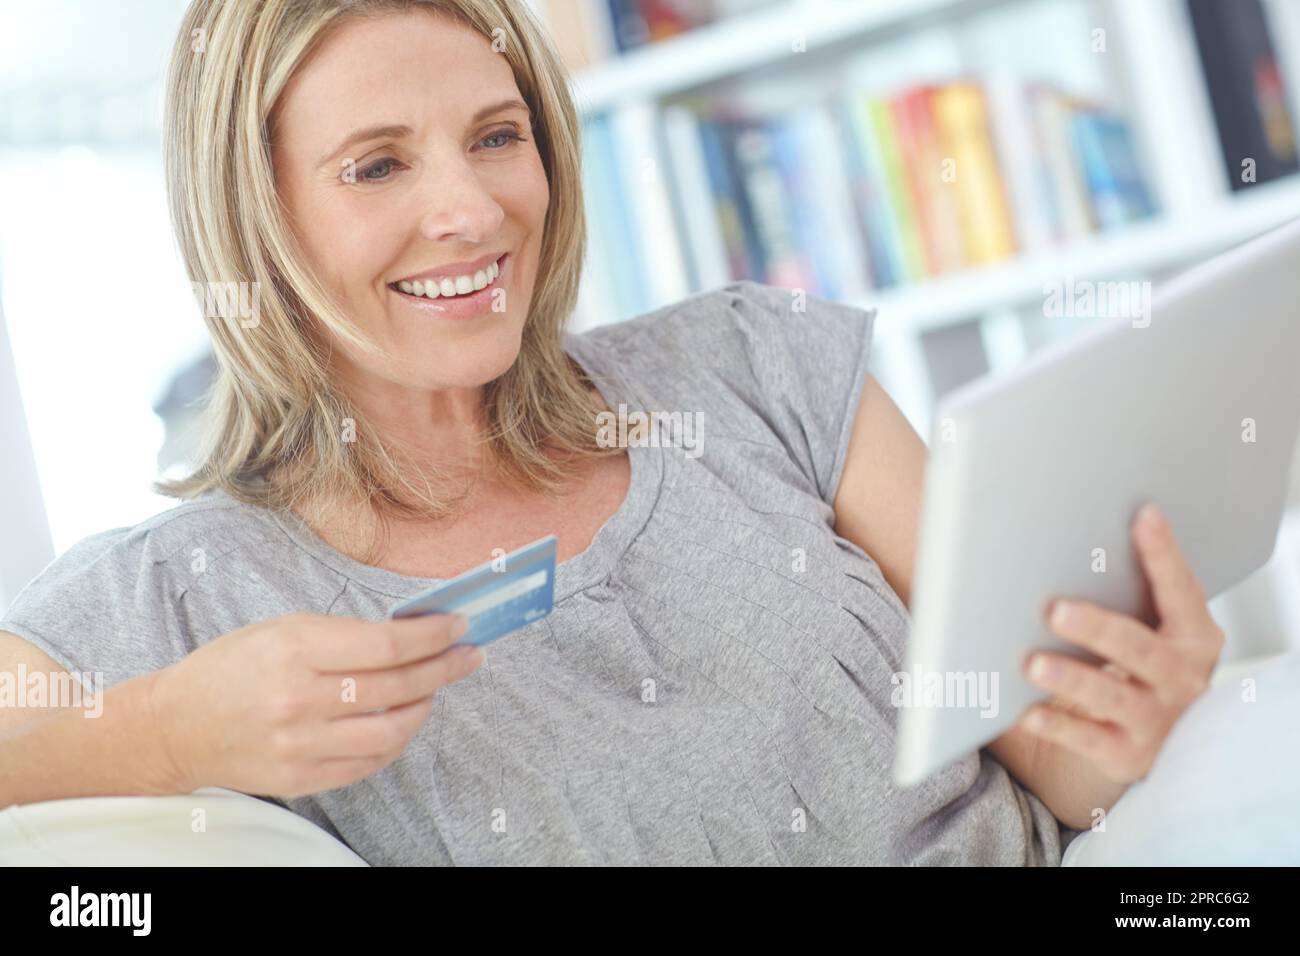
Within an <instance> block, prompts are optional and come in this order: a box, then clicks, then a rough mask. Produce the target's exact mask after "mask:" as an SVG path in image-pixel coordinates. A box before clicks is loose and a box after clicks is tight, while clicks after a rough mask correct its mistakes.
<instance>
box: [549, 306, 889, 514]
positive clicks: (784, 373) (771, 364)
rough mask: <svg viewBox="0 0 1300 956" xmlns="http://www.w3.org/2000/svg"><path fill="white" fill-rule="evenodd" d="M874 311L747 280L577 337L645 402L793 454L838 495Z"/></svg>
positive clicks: (813, 478)
mask: <svg viewBox="0 0 1300 956" xmlns="http://www.w3.org/2000/svg"><path fill="white" fill-rule="evenodd" d="M875 318H876V313H875V310H869V309H863V308H858V307H856V306H854V305H850V304H846V303H841V302H834V301H831V300H829V299H824V298H821V297H819V296H815V295H809V294H808V293H807V292H805V291H804V290H802V289H786V288H779V287H776V286H767V285H762V284H759V283H756V282H749V281H742V282H733V283H730V284H728V285H725V286H722V287H720V288H717V289H713V290H711V291H708V292H702V293H698V294H696V295H693V296H690V297H689V298H687V299H684V300H682V301H680V302H678V303H675V304H673V305H670V306H667V307H665V308H661V309H657V310H655V311H653V312H649V313H646V314H645V315H642V316H638V317H637V318H634V319H630V320H628V321H625V322H619V323H614V324H611V325H608V326H599V327H597V328H594V329H591V330H590V331H588V332H586V333H583V335H581V336H575V338H576V339H577V340H578V341H579V342H580V343H582V344H580V345H579V346H578V347H579V348H580V349H581V348H583V347H584V346H585V347H586V349H587V351H586V352H585V355H586V356H587V358H588V360H589V364H590V365H592V366H594V367H596V368H598V369H600V370H601V371H602V372H603V373H606V374H609V375H611V376H612V377H614V378H615V379H616V380H618V381H621V382H623V383H624V384H625V386H626V390H627V392H628V393H630V394H632V395H634V396H637V397H639V398H641V399H642V401H643V402H644V404H645V405H647V406H649V407H654V408H664V409H669V410H673V409H694V410H698V411H700V412H702V413H703V414H704V415H705V416H706V417H708V418H709V419H710V420H712V421H713V422H715V423H716V424H718V425H720V426H722V427H724V428H725V429H726V430H727V431H729V432H731V433H733V434H743V435H746V436H749V437H754V438H756V439H759V440H761V439H764V438H766V439H770V443H774V444H778V445H780V446H782V447H784V448H786V449H788V450H789V452H790V454H791V456H792V457H793V458H794V459H795V460H796V461H797V462H798V463H799V464H800V466H801V467H803V469H804V470H805V472H806V474H807V475H808V478H809V481H810V482H812V483H813V484H814V485H815V486H816V487H817V489H818V491H819V492H820V493H821V494H822V495H823V496H824V497H825V498H826V500H830V499H829V497H828V496H829V495H831V494H833V492H834V489H835V486H836V484H837V482H838V479H839V475H840V471H841V469H842V466H843V461H844V454H845V448H846V446H847V442H848V436H849V427H850V425H851V419H852V414H853V411H854V410H855V409H856V408H857V403H858V399H859V397H860V395H861V393H862V388H863V384H864V380H865V378H866V375H867V374H868V366H869V363H870V360H871V355H872V333H873V329H874V324H875Z"/></svg>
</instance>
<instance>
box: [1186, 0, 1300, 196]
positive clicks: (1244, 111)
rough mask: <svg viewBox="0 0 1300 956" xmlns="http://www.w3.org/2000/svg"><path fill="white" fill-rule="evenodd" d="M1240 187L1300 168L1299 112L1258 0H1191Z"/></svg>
mask: <svg viewBox="0 0 1300 956" xmlns="http://www.w3.org/2000/svg"><path fill="white" fill-rule="evenodd" d="M1187 11H1188V14H1189V15H1190V17H1191V21H1192V32H1193V33H1194V35H1195V37H1196V45H1197V49H1198V51H1199V52H1200V57H1201V68H1202V71H1203V73H1204V75H1205V84H1206V87H1207V89H1208V92H1209V95H1210V105H1211V107H1212V109H1213V111H1214V122H1215V126H1216V127H1217V128H1218V133H1219V146H1220V152H1221V154H1222V156H1223V163H1224V167H1225V169H1226V172H1227V174H1228V181H1229V182H1230V183H1231V184H1232V188H1233V190H1234V191H1238V190H1242V189H1246V188H1248V187H1249V186H1251V185H1253V184H1254V183H1264V182H1269V181H1270V180H1274V179H1278V178H1280V177H1282V176H1287V175H1290V174H1292V173H1295V172H1297V171H1300V160H1298V158H1297V151H1296V135H1295V125H1294V114H1293V113H1292V111H1291V107H1290V104H1288V102H1287V96H1286V87H1285V85H1284V84H1283V82H1282V71H1281V69H1280V67H1279V65H1278V59H1277V55H1276V53H1275V52H1274V50H1273V41H1272V38H1271V37H1270V36H1269V30H1268V22H1267V20H1266V18H1265V15H1264V9H1263V7H1262V6H1261V5H1260V2H1259V0H1233V2H1232V3H1222V2H1220V0H1187Z"/></svg>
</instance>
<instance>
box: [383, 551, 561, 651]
mask: <svg viewBox="0 0 1300 956" xmlns="http://www.w3.org/2000/svg"><path fill="white" fill-rule="evenodd" d="M554 606H555V535H553V534H548V535H547V536H546V537H545V538H539V539H538V540H536V541H534V542H533V543H532V544H526V545H524V546H523V547H522V548H520V549H519V550H517V551H512V552H511V553H510V554H507V555H505V556H503V557H500V558H493V559H492V560H491V561H488V562H487V563H486V564H482V565H480V566H479V567H477V568H474V569H473V570H472V571H466V572H465V573H464V574H462V575H459V576H458V577H454V578H452V579H451V580H450V581H444V582H442V583H441V584H435V585H434V586H433V587H431V588H430V589H429V590H427V591H425V592H424V593H423V594H420V595H417V596H416V597H413V598H411V599H410V600H409V601H404V602H402V603H401V604H399V605H397V607H395V608H393V609H392V610H391V611H389V612H388V616H389V617H390V618H398V617H419V616H421V615H423V614H453V613H454V614H463V615H465V617H467V618H468V619H469V630H468V631H466V632H465V634H464V635H463V636H462V637H461V639H460V640H459V641H457V642H456V643H457V644H486V643H488V642H489V641H495V640H496V639H497V638H498V637H502V636H504V635H506V634H509V633H510V632H511V631H517V630H518V629H519V628H521V627H527V626H528V625H529V624H532V623H533V622H534V621H540V620H541V619H542V618H544V617H546V615H548V614H550V613H551V609H552V608H553V607H554Z"/></svg>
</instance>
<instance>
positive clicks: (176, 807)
mask: <svg viewBox="0 0 1300 956" xmlns="http://www.w3.org/2000/svg"><path fill="white" fill-rule="evenodd" d="M200 824H201V827H202V828H200ZM0 864H4V865H6V866H366V861H365V860H363V859H361V857H359V856H357V855H356V854H355V853H353V852H352V851H351V850H350V849H348V848H347V847H346V846H344V845H343V844H342V843H340V842H339V841H338V840H336V839H335V838H334V837H332V836H330V834H328V833H326V832H325V831H324V830H322V829H321V828H320V827H318V826H316V825H315V824H314V823H312V822H310V821H309V820H305V819H303V818H302V817H300V816H298V815H297V814H295V813H292V812H290V811H289V810H286V809H284V808H283V807H279V806H276V805H275V804H273V803H268V802H266V801H265V800H258V799H257V798H256V797H250V796H248V795H247V794H243V793H237V792H235V791H234V790H225V789H222V788H219V787H205V788H203V789H201V790H196V791H195V792H194V793H192V794H188V795H185V796H169V797H84V798H76V799H71V800H49V801H46V802H43V803H29V804H25V805H22V806H12V807H9V808H8V809H6V810H3V811H0Z"/></svg>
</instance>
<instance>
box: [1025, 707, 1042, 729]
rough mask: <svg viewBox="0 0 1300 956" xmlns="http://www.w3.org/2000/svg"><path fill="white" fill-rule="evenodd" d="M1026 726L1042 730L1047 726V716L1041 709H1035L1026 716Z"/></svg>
mask: <svg viewBox="0 0 1300 956" xmlns="http://www.w3.org/2000/svg"><path fill="white" fill-rule="evenodd" d="M1025 726H1026V727H1028V728H1029V729H1030V730H1042V729H1044V728H1045V727H1046V726H1047V718H1046V717H1045V716H1043V712H1042V711H1041V710H1035V711H1033V712H1031V713H1030V714H1029V716H1028V717H1026V718H1025Z"/></svg>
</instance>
